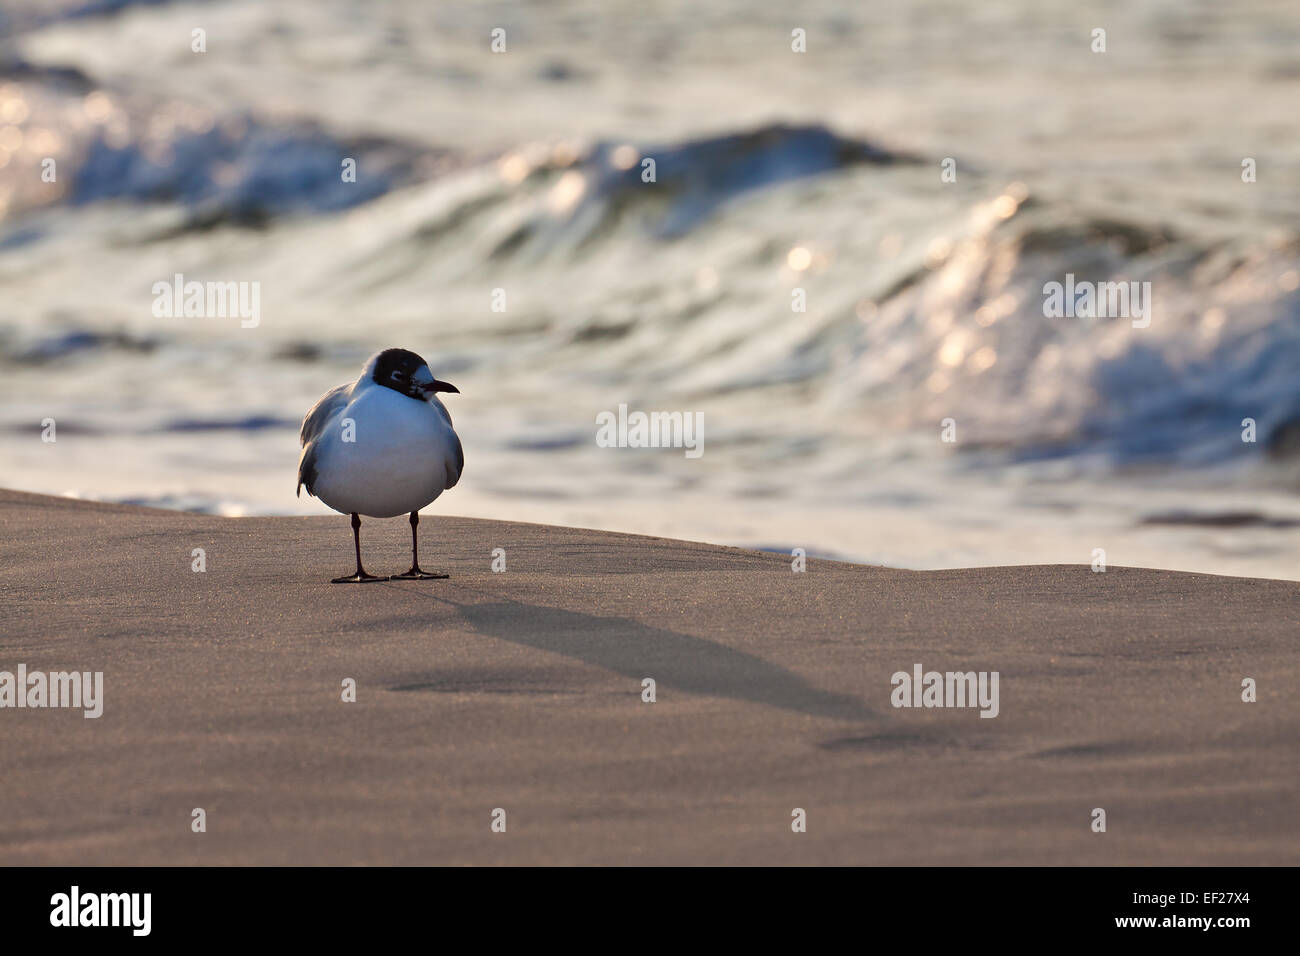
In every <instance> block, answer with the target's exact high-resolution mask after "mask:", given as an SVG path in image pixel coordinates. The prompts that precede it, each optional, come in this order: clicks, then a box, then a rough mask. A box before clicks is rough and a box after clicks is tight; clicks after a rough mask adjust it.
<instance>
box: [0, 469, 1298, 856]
mask: <svg viewBox="0 0 1300 956" xmlns="http://www.w3.org/2000/svg"><path fill="white" fill-rule="evenodd" d="M421 530H422V555H421V556H422V562H423V563H424V564H425V566H426V567H439V568H441V569H443V570H447V571H449V572H450V573H451V575H452V576H451V578H450V580H447V581H422V582H400V583H398V582H389V583H383V584H373V585H362V586H331V585H329V584H328V583H327V582H328V579H329V578H330V577H331V576H333V575H335V574H340V573H344V572H346V571H347V570H349V569H350V567H351V564H350V562H351V553H350V552H351V541H350V538H349V534H348V529H347V522H346V519H344V518H342V517H339V518H327V517H271V518H226V517H218V516H209V515H196V514H188V513H179V512H166V511H159V510H151V509H144V508H136V507H128V506H119V505H108V504H97V503H92V502H86V501H79V500H72V499H63V498H54V497H45V496H38V495H30V494H24V493H17V492H0V540H3V547H2V551H0V554H2V557H0V619H2V620H3V622H4V623H3V626H2V628H0V635H2V636H0V670H6V671H14V670H15V669H16V668H17V666H18V665H19V664H25V665H26V667H27V669H28V671H29V672H30V671H47V672H49V671H59V670H73V669H75V670H79V671H103V673H104V691H103V715H102V716H101V717H100V718H98V719H85V718H84V717H83V716H82V713H81V712H80V711H76V710H67V709H65V710H54V709H43V710H42V709H4V710H0V863H4V864H92V865H109V864H113V865H133V864H196V863H204V864H507V863H513V864H631V863H642V864H814V863H816V864H1060V865H1071V864H1085V865H1103V864H1139V865H1152V864H1193V865H1200V864H1221V865H1237V864H1295V863H1296V862H1298V861H1300V821H1298V820H1297V816H1296V813H1295V790H1294V787H1295V781H1296V779H1297V771H1298V770H1300V761H1298V760H1297V745H1296V741H1297V739H1300V706H1298V705H1297V702H1296V697H1295V693H1294V691H1295V688H1296V687H1297V686H1300V641H1298V639H1297V633H1300V632H1298V630H1297V624H1298V623H1300V621H1298V618H1300V610H1298V609H1300V602H1298V600H1297V599H1298V598H1300V585H1297V584H1295V583H1291V582H1282V581H1270V580H1254V579H1246V578H1227V577H1215V576H1209V575H1200V574H1185V573H1175V572H1166V571H1157V570H1140V569H1130V568H1115V567H1112V568H1110V569H1109V570H1108V571H1106V572H1105V573H1104V574H1097V573H1092V572H1091V571H1090V570H1089V568H1088V567H1087V566H1084V565H1080V566H1042V567H1008V568H982V569H974V570H964V571H930V572H918V571H904V570H895V569H886V568H877V567H867V566H858V565H850V564H841V563H836V562H828V561H817V560H810V561H809V562H808V565H807V571H806V572H805V573H793V572H792V570H791V562H790V558H789V557H788V556H784V555H780V554H765V553H760V552H751V551H744V550H738V549H733V548H723V547H715V546H711V545H703V544H692V543H686V542H681V541H673V540H666V539H659V538H648V537H638V536H632V535H620V534H612V533H606V532H595V531H585V530H577V529H573V528H562V527H549V526H542V525H528V524H513V523H504V522H493V521H486V520H478V519H465V518H453V517H442V516H440V515H438V514H437V513H436V512H433V513H429V514H427V515H426V516H425V520H424V522H423V523H422V525H421ZM362 535H363V537H362V543H363V547H364V552H365V558H366V563H367V566H368V567H369V569H370V570H371V571H374V572H376V573H393V572H396V571H400V570H403V569H405V567H406V565H407V563H408V558H409V552H408V537H407V528H406V524H405V522H404V521H400V520H391V521H368V522H366V523H365V525H363V529H362ZM196 548H202V549H203V551H204V557H205V563H206V570H205V571H204V572H202V573H197V572H195V571H193V570H192V569H191V568H192V562H193V560H194V558H193V557H192V554H193V551H194V549H196ZM497 548H501V549H504V551H505V560H506V571H505V572H504V573H494V572H493V571H492V570H491V564H492V560H493V556H492V552H493V550H494V549H497ZM917 663H920V664H922V665H923V666H924V667H925V668H926V669H927V670H928V669H931V668H933V669H935V670H939V671H947V670H962V671H965V670H975V671H997V672H999V673H1000V675H1001V682H1000V688H1001V691H1000V696H1001V700H1000V711H999V714H998V716H997V717H996V719H981V718H980V716H979V713H978V712H977V711H976V710H972V709H910V708H909V709H895V708H893V707H892V706H891V705H890V693H891V690H892V688H891V684H890V675H891V674H892V673H894V672H895V671H899V670H904V671H910V670H911V669H912V668H913V666H914V665H915V664H917ZM647 677H649V678H652V679H653V680H654V681H655V682H656V697H657V699H656V701H655V702H654V703H646V702H643V700H642V680H643V679H644V678H647ZM1245 677H1252V678H1255V680H1256V681H1257V682H1258V702H1257V703H1253V704H1247V703H1243V702H1242V701H1241V699H1240V696H1241V681H1242V679H1243V678H1245ZM346 678H352V679H354V680H355V681H356V686H357V692H356V696H357V700H356V702H355V703H345V702H343V700H342V699H341V696H342V695H341V686H342V682H343V681H344V680H345V679H346ZM1097 807H1102V808H1105V810H1106V812H1107V818H1108V826H1107V832H1105V833H1094V832H1092V831H1091V829H1090V823H1091V812H1092V810H1093V809H1094V808H1097ZM194 808H203V809H204V811H205V812H206V821H207V829H206V832H203V833H195V832H192V831H191V818H192V811H193V810H194ZM497 808H501V809H504V810H505V813H506V821H507V826H506V832H504V833H494V832H492V829H491V822H492V815H493V811H494V810H495V809H497ZM795 808H802V809H804V810H805V811H806V814H807V832H805V833H794V832H792V830H791V820H792V811H793V810H794V809H795Z"/></svg>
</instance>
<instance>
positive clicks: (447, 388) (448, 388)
mask: <svg viewBox="0 0 1300 956" xmlns="http://www.w3.org/2000/svg"><path fill="white" fill-rule="evenodd" d="M424 389H425V391H427V392H429V393H433V392H455V393H456V394H457V395H459V394H460V389H458V388H457V387H456V386H455V385H453V384H451V382H440V381H438V380H437V379H436V378H435V379H434V380H433V381H432V382H430V383H429V384H428V385H426V386H424Z"/></svg>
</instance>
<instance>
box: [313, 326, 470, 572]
mask: <svg viewBox="0 0 1300 956" xmlns="http://www.w3.org/2000/svg"><path fill="white" fill-rule="evenodd" d="M438 392H455V393H457V394H459V392H460V389H458V388H457V387H456V386H455V385H450V384H448V383H447V382H440V381H438V380H437V379H436V378H434V377H433V373H432V372H431V371H429V364H428V363H427V362H425V360H424V359H422V358H420V356H418V355H416V354H415V353H414V352H408V351H407V350H406V349H384V350H383V351H382V352H379V353H377V354H375V355H372V356H371V357H370V359H369V360H368V361H367V362H366V365H365V367H364V368H363V369H362V370H361V376H360V377H359V378H358V379H357V380H356V381H355V382H353V383H351V384H350V385H340V386H338V387H337V388H332V389H330V390H329V391H328V392H326V393H325V394H324V395H322V396H321V398H320V401H318V402H317V403H316V404H315V405H313V406H312V408H311V411H309V412H308V413H307V417H306V418H304V419H303V420H302V431H301V432H300V433H299V436H298V437H299V439H300V441H301V442H302V457H301V458H299V459H298V491H297V493H298V494H299V495H301V494H302V489H303V488H304V487H305V488H306V489H307V494H309V495H314V496H315V497H317V498H319V499H320V500H321V501H323V502H325V504H327V505H329V506H330V507H331V508H333V509H334V510H335V511H338V512H342V513H343V514H351V515H352V543H353V545H354V546H355V547H356V552H357V570H356V571H355V572H354V573H353V574H350V575H348V576H346V577H342V578H334V579H333V580H332V581H331V582H330V583H331V584H361V583H364V582H368V581H390V580H411V581H414V580H425V579H429V578H445V577H447V575H446V574H430V573H429V572H427V571H422V570H420V561H419V554H418V550H417V545H416V527H417V526H418V525H419V523H420V509H421V508H423V507H425V506H426V505H427V504H429V503H430V502H431V501H433V500H434V499H435V498H437V497H438V496H439V495H440V494H442V493H443V492H444V491H446V490H447V489H448V488H454V487H455V485H456V482H458V481H460V475H461V472H462V471H463V470H464V469H465V453H464V451H462V450H461V447H460V438H459V437H457V435H456V432H455V430H454V429H453V428H452V427H451V415H449V414H448V413H447V409H446V408H445V407H444V406H443V404H442V402H441V401H440V400H439V399H438V397H437V393H438ZM408 511H409V512H410V513H411V570H409V571H407V572H406V573H405V574H394V575H392V576H391V577H380V576H378V575H374V574H367V573H366V570H365V568H363V567H362V566H361V515H365V516H366V517H368V518H393V517H396V516H397V515H400V514H404V513H405V512H408Z"/></svg>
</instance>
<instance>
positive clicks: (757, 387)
mask: <svg viewBox="0 0 1300 956" xmlns="http://www.w3.org/2000/svg"><path fill="white" fill-rule="evenodd" d="M2 9H3V13H0V35H2V36H3V39H2V40H0V215H2V216H3V218H2V219H0V486H6V487H14V488H21V489H26V490H31V491H40V492H46V493H53V494H70V495H80V496H86V497H93V498H98V499H103V500H109V501H131V502H139V503H146V504H153V505H157V506H161V507H169V508H183V509H197V510H204V511H214V512H219V513H227V514H268V513H269V514H287V513H294V514H296V513H321V512H323V511H326V510H327V509H325V508H324V506H323V505H320V504H319V502H316V501H314V500H312V499H308V498H305V497H304V498H302V499H297V498H295V497H294V495H293V488H294V484H295V467H296V462H297V456H298V445H297V426H298V422H299V420H300V418H301V416H302V414H303V412H305V411H306V409H307V408H308V407H309V406H310V405H311V403H312V402H313V401H314V400H315V399H316V398H317V396H319V395H320V394H321V393H322V392H324V391H325V390H326V389H327V388H329V387H331V386H333V385H336V384H338V383H340V382H343V381H347V380H349V379H351V378H353V377H354V376H355V375H356V372H357V370H358V369H359V367H360V364H361V362H362V361H363V360H364V358H365V357H366V356H367V355H368V354H369V353H371V352H373V351H375V350H376V349H378V348H381V347H385V346H391V345H400V346H403V347H406V348H410V349H413V350H415V351H417V352H420V353H421V354H422V355H424V356H425V358H427V359H429V360H430V363H431V364H432V366H433V368H434V371H435V372H436V373H437V374H438V375H439V377H441V378H444V379H447V380H450V381H452V382H454V383H455V384H456V385H457V386H459V387H460V389H461V393H462V394H461V395H459V396H452V397H451V399H450V400H449V402H448V404H449V406H450V408H451V411H452V414H453V416H454V417H455V420H456V425H457V428H458V430H459V431H460V433H461V436H462V439H463V442H464V445H465V451H466V458H467V467H466V472H465V480H464V481H463V482H462V484H461V485H460V486H459V487H458V488H456V489H455V490H454V491H453V492H451V493H449V494H448V495H447V496H446V497H445V498H444V499H442V500H440V501H439V502H438V503H436V504H435V505H434V506H433V507H432V509H431V511H430V513H431V514H433V515H436V514H437V513H438V512H439V511H443V512H448V513H457V514H467V515H479V516H485V517H496V518H508V519H518V520H527V521H542V522H555V523H564V524H574V525H582V526H588V527H599V528H608V529H614V530H623V531H634V532H644V533H651V534H663V535H670V536H676V537H682V538H688V539H695V540H707V541H714V542H722V543H731V544H737V545H746V546H756V547H767V548H774V549H784V550H788V549H790V548H794V547H802V548H804V549H806V550H807V551H808V553H810V554H814V555H827V556H833V557H841V558H847V559H854V560H864V561H873V562H881V563H886V564H890V565H896V566H903V567H913V568H933V567H950V566H970V565H986V564H1024V563H1037V562H1062V563H1076V564H1086V563H1089V562H1091V561H1092V559H1093V550H1094V549H1095V548H1103V549H1105V551H1106V560H1107V561H1108V562H1109V563H1110V564H1112V565H1120V564H1127V565H1149V566H1162V567H1171V568H1181V569H1187V570H1201V571H1214V572H1219V573H1226V574H1252V575H1265V576H1272V577H1287V578H1297V579H1300V530H1298V529H1300V501H1298V500H1297V498H1296V491H1297V488H1298V487H1300V468H1297V466H1296V461H1297V458H1296V456H1297V454H1300V389H1297V369H1300V236H1298V232H1297V230H1298V228H1300V141H1298V139H1297V136H1296V122H1297V104H1300V61H1298V60H1297V58H1296V50H1297V48H1298V47H1300V7H1297V5H1296V4H1295V3H1294V2H1293V0H1242V2H1236V3H1233V4H1221V3H1213V2H1196V0H1180V2H1172V0H1170V2H1139V3H1127V2H1095V0H1089V2H1082V3H1069V4H1065V3H1041V2H1030V0H992V2H987V3H981V4H978V5H972V4H967V3H961V2H955V0H952V2H949V0H921V2H911V3H898V4H848V3H844V2H842V0H841V2H785V3H779V4H778V3H750V2H738V0H720V2H711V3H708V4H699V3H692V2H685V0H682V2H666V0H642V2H637V3H630V2H629V3H596V2H590V3H588V2H576V0H554V2H537V3H526V4H525V3H504V2H483V0H474V2H447V3H438V4H429V3H425V2H418V0H391V2H385V3H367V2H360V0H281V2H276V3H261V2H253V0H238V2H214V3H198V2H174V3H158V2H134V3H133V2H129V0H66V2H65V0H39V2H37V0H31V2H29V0H16V2H14V0H10V2H7V3H4V4H3V5H2ZM498 27H499V28H502V29H504V30H505V31H506V32H505V42H506V51H505V52H503V53H493V52H492V50H491V48H490V45H491V33H492V31H493V30H494V29H495V28H498ZM196 28H201V29H203V30H204V31H205V34H206V52H203V53H196V52H193V51H192V49H191V44H192V36H193V31H194V30H195V29H196ZM795 28H800V29H803V30H805V31H806V34H807V52H805V53H795V52H793V51H792V50H791V31H792V30H793V29H795ZM1096 28H1102V29H1105V30H1106V46H1107V49H1106V52H1105V53H1096V52H1094V51H1093V49H1092V45H1093V33H1092V32H1093V30H1094V29H1096ZM645 157H651V158H654V159H655V161H656V166H657V170H656V172H657V181H656V182H655V183H644V182H642V179H641V175H640V174H641V169H642V168H641V165H640V163H641V160H642V159H643V158H645ZM46 158H52V159H54V160H55V163H56V169H57V178H56V180H55V181H54V182H48V181H44V180H43V179H42V176H41V171H42V168H43V167H42V161H43V160H44V159H46ZM346 158H353V159H355V160H356V164H357V178H356V182H344V181H343V179H342V177H341V176H340V168H341V164H342V163H343V161H344V160H345V159H346ZM945 158H952V159H954V160H955V161H956V172H957V176H956V181H955V182H944V181H943V180H942V178H941V164H942V163H943V161H944V159H945ZM1246 158H1251V159H1253V160H1254V161H1255V164H1256V170H1257V174H1256V175H1257V181H1255V182H1251V183H1248V182H1243V180H1242V161H1243V159H1246ZM177 273H181V274H183V275H184V276H185V278H186V279H187V280H198V281H222V282H226V281H235V282H258V283H259V284H260V295H261V303H260V306H261V310H260V311H261V315H260V322H259V324H258V325H257V326H256V327H255V328H241V326H240V323H239V321H238V320H237V319H232V318H198V317H191V318H183V317H177V318H170V317H168V318H159V317H157V316H155V314H154V310H153V308H152V306H153V303H154V293H153V292H152V289H153V286H154V284H155V283H157V282H159V281H165V282H170V281H171V280H172V277H173V276H174V275H175V274H177ZM1067 273H1071V274H1073V275H1075V276H1076V277H1077V278H1078V279H1079V280H1089V281H1095V282H1100V281H1125V282H1130V281H1137V282H1150V283H1151V286H1150V288H1151V290H1152V310H1151V322H1150V325H1149V327H1146V328H1134V327H1133V324H1132V323H1131V322H1130V321H1128V320H1126V319H1081V318H1059V319H1057V318H1047V317H1045V316H1044V314H1043V301H1044V296H1043V291H1042V290H1043V286H1044V284H1045V283H1047V282H1052V281H1064V277H1065V275H1066V274H1067ZM498 289H499V290H503V291H504V301H505V310H504V311H493V308H492V306H493V301H494V299H493V295H494V290H498ZM795 289H802V290H804V295H805V296H806V302H807V306H806V311H804V312H795V311H792V307H791V304H792V291H793V290H795ZM498 296H499V294H498ZM497 302H498V304H499V302H500V298H499V297H498V299H497ZM620 403H626V404H627V405H629V406H630V407H631V408H633V409H642V410H646V411H652V410H664V411H684V412H702V413H703V414H704V422H705V432H704V440H705V445H704V448H705V452H704V454H703V456H702V457H701V458H698V459H688V458H687V457H685V456H684V455H683V454H682V452H681V450H680V449H678V450H674V449H644V450H633V449H609V448H599V447H597V446H596V443H595V432H596V425H595V421H596V416H597V414H598V413H600V412H602V411H607V410H615V409H617V407H618V405H619V404H620ZM46 418H53V419H55V421H56V422H57V441H56V442H54V443H47V442H42V441H41V440H40V434H41V425H40V423H41V421H42V420H43V419H46ZM949 418H950V419H952V420H953V421H954V422H955V427H956V439H957V440H956V441H955V442H952V443H948V442H944V441H942V440H941V431H942V426H941V423H942V422H943V420H944V419H949ZM1247 418H1249V419H1253V420H1254V421H1255V422H1256V427H1257V437H1258V441H1256V442H1244V441H1243V440H1242V432H1243V425H1242V422H1243V420H1244V419H1247ZM341 540H342V541H343V544H344V545H345V544H346V543H347V542H346V540H345V539H342V538H341ZM431 540H432V536H431ZM501 544H503V543H502V542H485V544H484V548H485V550H484V554H485V556H486V555H487V553H488V551H489V550H490V549H491V547H495V546H499V545H501ZM342 546H343V545H341V547H342ZM485 560H486V557H485Z"/></svg>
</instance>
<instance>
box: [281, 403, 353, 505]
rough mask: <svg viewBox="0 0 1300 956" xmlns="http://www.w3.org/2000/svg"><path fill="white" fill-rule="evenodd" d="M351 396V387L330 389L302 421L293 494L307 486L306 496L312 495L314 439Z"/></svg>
mask: <svg viewBox="0 0 1300 956" xmlns="http://www.w3.org/2000/svg"><path fill="white" fill-rule="evenodd" d="M351 395H352V386H351V385H340V386H338V387H337V388H331V389H330V390H329V391H328V392H326V393H325V394H324V395H322V396H321V397H320V401H318V402H317V403H316V404H315V405H313V406H312V407H311V411H309V412H308V413H307V417H306V418H304V419H303V420H302V429H301V430H300V431H299V432H298V440H299V441H300V442H301V443H302V456H301V457H300V458H299V459H298V489H297V491H296V492H294V493H295V494H298V495H301V494H302V488H303V485H306V486H307V494H309V495H310V494H313V492H312V486H314V485H315V484H316V449H317V444H316V439H317V438H319V437H320V434H321V432H322V431H323V430H324V429H325V424H326V422H328V421H329V420H330V418H331V417H332V416H333V415H334V413H335V412H337V411H338V410H339V409H340V408H342V407H343V406H345V405H346V404H347V403H348V400H349V399H350V398H351Z"/></svg>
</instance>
